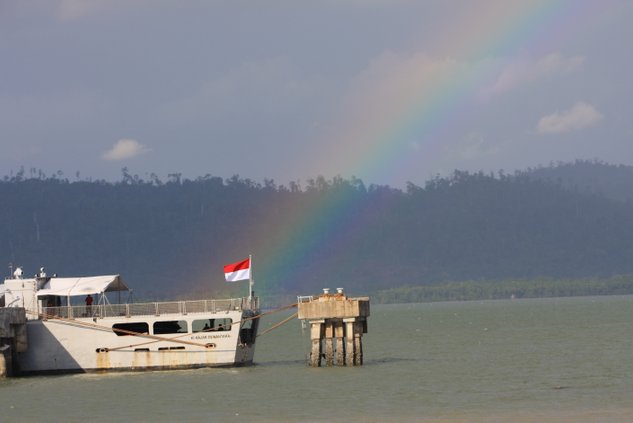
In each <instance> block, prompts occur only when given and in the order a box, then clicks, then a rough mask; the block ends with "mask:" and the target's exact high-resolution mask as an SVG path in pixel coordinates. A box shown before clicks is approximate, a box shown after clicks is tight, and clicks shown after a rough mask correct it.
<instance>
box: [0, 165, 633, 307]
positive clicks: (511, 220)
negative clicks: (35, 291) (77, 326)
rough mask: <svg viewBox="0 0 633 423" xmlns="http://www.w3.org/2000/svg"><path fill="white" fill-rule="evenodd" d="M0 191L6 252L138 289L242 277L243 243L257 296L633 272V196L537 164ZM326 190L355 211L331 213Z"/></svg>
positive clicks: (156, 293)
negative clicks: (425, 173)
mask: <svg viewBox="0 0 633 423" xmlns="http://www.w3.org/2000/svg"><path fill="white" fill-rule="evenodd" d="M0 198H2V201H1V202H0V258H1V260H4V263H6V264H7V265H8V264H9V263H13V264H14V265H22V266H24V267H25V270H26V271H27V272H28V273H35V272H36V271H37V268H39V267H40V266H46V268H47V270H48V271H49V272H50V273H52V272H56V273H58V274H60V275H91V274H106V273H107V274H110V273H119V274H121V275H123V277H124V279H125V280H127V281H128V282H129V283H130V284H131V285H133V286H134V288H135V289H136V292H137V293H139V295H140V296H142V297H152V298H164V297H167V296H172V295H174V294H175V295H187V294H191V293H197V292H202V291H208V290H211V291H221V290H227V289H229V290H230V289H237V288H234V287H235V286H237V285H231V284H227V283H225V282H224V281H223V273H222V265H223V264H226V263H230V262H232V261H237V260H240V259H242V258H244V257H245V256H246V255H248V254H253V256H254V257H255V263H254V264H255V272H256V280H257V289H258V293H260V294H261V293H268V294H270V293H286V294H310V293H315V292H318V291H319V290H320V288H322V287H325V286H329V287H338V286H343V287H346V288H347V289H348V290H352V291H353V292H354V293H358V294H361V293H371V292H374V291H376V290H379V289H385V288H392V287H397V286H415V285H429V284H435V283H438V282H443V281H465V280H484V279H485V280H500V279H507V278H523V279H526V278H539V277H552V278H582V277H596V276H611V275H617V274H627V273H633V260H632V258H633V218H632V217H631V216H633V204H632V203H631V202H630V201H618V200H613V199H609V198H606V197H605V196H603V195H600V194H597V193H593V192H591V191H588V190H583V189H575V190H574V189H567V188H566V187H565V186H563V185H562V184H561V183H560V182H552V181H548V180H544V179H538V178H533V177H531V176H530V175H529V174H526V173H517V174H515V175H512V176H508V175H498V176H492V175H486V174H483V173H474V174H472V173H468V172H455V173H454V174H453V175H452V176H450V177H447V178H440V177H437V178H435V179H432V180H430V181H428V182H427V183H426V184H425V185H424V186H417V185H413V184H410V185H409V186H408V187H407V188H406V189H405V190H398V189H393V188H389V187H385V186H369V187H367V186H365V185H364V184H363V183H362V181H360V180H357V179H353V180H343V179H340V178H335V179H333V180H325V179H323V178H317V179H316V180H310V181H308V183H307V184H306V185H305V186H299V184H295V183H293V184H291V185H290V187H285V186H277V185H275V184H274V183H273V182H272V181H265V183H264V184H259V183H255V182H253V181H250V180H244V179H240V178H239V177H237V176H235V177H233V178H230V179H226V180H223V179H221V178H217V177H208V176H207V177H204V178H199V179H197V180H194V181H190V180H180V178H179V177H172V178H170V180H169V181H168V182H165V183H163V182H161V181H160V180H158V179H157V178H152V180H151V181H143V180H141V179H140V178H137V177H131V176H130V175H129V174H127V173H124V177H123V179H122V181H120V182H118V183H105V182H88V181H77V182H70V181H68V180H64V179H60V178H59V177H54V178H46V177H42V176H41V175H40V176H39V177H31V178H24V175H23V174H22V175H21V174H18V175H16V176H13V177H6V178H5V179H4V181H2V182H0ZM343 200H344V201H343ZM324 204H325V205H327V204H343V205H344V208H345V209H344V210H339V213H338V214H332V215H328V216H327V217H328V218H327V219H326V218H325V217H326V216H325V211H326V210H331V208H330V209H328V208H327V207H324V206H323V205H324ZM339 207H343V206H339ZM319 210H322V211H323V213H321V214H319V213H315V211H319ZM311 221H317V222H318V225H311V224H310V223H311ZM301 222H303V224H300V223H301ZM7 267H8V266H7ZM7 274H8V268H7ZM240 289H241V290H242V291H243V290H244V289H243V288H240ZM242 291H240V292H242ZM262 291H263V292H262Z"/></svg>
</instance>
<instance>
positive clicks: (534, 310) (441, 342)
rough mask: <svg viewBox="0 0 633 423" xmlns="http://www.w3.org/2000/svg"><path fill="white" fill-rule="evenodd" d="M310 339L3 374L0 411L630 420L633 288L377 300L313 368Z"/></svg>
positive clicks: (216, 418)
mask: <svg viewBox="0 0 633 423" xmlns="http://www.w3.org/2000/svg"><path fill="white" fill-rule="evenodd" d="M287 316H288V314H287V313H281V314H278V315H272V316H269V317H266V318H265V319H264V320H263V321H262V326H261V328H262V330H265V329H266V328H267V327H271V326H272V325H274V324H275V323H277V322H279V321H281V320H283V319H284V318H285V317H287ZM308 336H309V335H308V331H305V332H304V331H303V330H302V328H301V324H300V322H299V321H298V320H293V321H291V322H290V323H288V324H286V325H284V326H281V327H280V328H278V329H275V330H273V331H271V332H270V333H268V334H266V335H264V336H262V337H260V338H258V340H257V350H256V353H255V359H256V365H254V366H251V367H246V368H234V369H201V370H185V371H163V372H139V373H116V374H106V375H95V374H85V375H68V376H47V377H27V378H13V379H5V380H0V410H1V411H0V413H1V415H0V421H3V422H38V421H59V422H62V421H63V422H88V421H90V422H110V421H134V422H166V421H192V422H202V421H210V422H249V421H250V422H253V421H254V422H279V421H281V422H401V421H405V422H460V423H464V422H597V421H599V422H630V421H633V296H618V297H584V298H556V299H534V300H501V301H470V302H450V303H425V304H401V305H372V309H371V316H370V317H369V320H368V333H367V334H365V335H364V336H363V347H364V360H365V362H364V365H363V366H360V367H351V368H347V367H329V368H328V367H321V368H311V367H308V366H307V364H306V362H307V360H306V354H307V352H308V344H309V339H308Z"/></svg>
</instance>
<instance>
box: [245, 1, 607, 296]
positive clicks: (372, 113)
mask: <svg viewBox="0 0 633 423" xmlns="http://www.w3.org/2000/svg"><path fill="white" fill-rule="evenodd" d="M597 3H598V2H593V3H592V4H593V5H596V4H597ZM464 5H465V7H463V9H461V10H460V11H458V14H459V16H458V18H457V19H456V20H455V21H454V22H456V23H455V24H454V25H453V26H451V27H447V28H445V29H444V32H440V33H437V34H436V35H435V38H436V39H437V40H439V45H438V46H437V48H436V50H437V51H446V52H451V54H452V55H453V57H458V58H460V60H461V61H462V63H463V62H464V61H466V62H469V63H478V65H477V66H460V64H459V63H458V61H457V60H455V59H451V58H446V59H443V60H439V61H437V60H433V59H431V58H429V57H428V56H425V55H418V56H415V55H412V56H411V57H410V62H411V64H412V66H411V67H410V68H409V69H407V70H405V71H402V70H398V69H390V68H389V60H390V59H393V57H390V56H389V55H386V56H385V57H383V58H381V59H382V62H380V60H379V61H378V63H376V64H375V65H376V66H375V67H376V68H377V69H378V70H377V72H382V74H381V76H382V81H384V84H385V85H384V86H378V87H376V86H372V89H371V93H372V94H374V95H377V96H380V97H377V98H365V97H363V95H364V94H365V92H364V91H363V89H362V88H363V86H362V84H360V86H359V87H358V92H357V94H358V98H360V102H359V101H358V98H357V99H356V100H357V101H350V102H349V105H348V107H349V109H348V110H345V111H344V112H343V113H341V114H342V115H344V116H346V120H347V121H346V128H347V129H343V130H341V131H340V133H338V135H335V136H332V137H331V138H330V139H327V140H324V141H323V143H322V144H323V146H324V148H323V150H322V151H321V153H320V155H319V156H317V157H316V158H313V162H314V163H313V167H312V168H311V169H312V170H314V173H313V174H341V172H340V170H341V169H345V170H346V172H345V173H346V175H345V177H348V176H350V175H354V176H357V177H361V178H363V180H367V179H371V180H376V181H381V180H382V181H385V180H388V179H392V180H393V179H394V177H398V176H399V175H398V173H399V169H403V168H406V167H408V166H412V165H415V157H414V155H412V154H408V153H407V151H411V147H412V146H413V147H415V148H417V149H418V152H419V153H421V152H423V153H424V154H425V155H426V156H427V157H438V156H439V155H440V154H442V139H443V135H444V134H445V133H446V131H447V130H448V128H450V126H451V123H452V122H454V121H455V120H456V119H457V118H459V117H462V116H461V115H463V114H465V113H468V110H469V108H471V107H473V105H476V104H477V102H479V101H481V92H482V87H486V86H491V84H492V83H493V82H494V81H495V80H496V79H497V77H498V73H499V68H498V65H496V64H495V61H494V60H492V59H494V58H497V57H514V56H516V55H517V53H521V52H525V51H531V50H535V51H538V52H539V54H540V52H544V53H543V54H547V53H551V51H549V49H548V45H549V44H548V43H551V42H552V41H553V40H554V41H556V42H561V41H564V40H565V37H571V36H573V33H572V32H571V30H570V28H571V27H572V25H571V24H572V23H577V22H578V20H579V19H582V18H586V17H589V16H591V15H592V14H593V13H595V12H596V11H595V10H591V9H592V7H591V4H590V2H588V1H583V0H562V1H556V0H531V1H499V2H497V3H496V4H495V7H494V8H488V9H485V10H483V9H481V7H482V5H481V3H479V2H466V3H464ZM594 9H595V7H594ZM488 59H490V60H488ZM390 70H393V72H394V73H393V74H390V73H389V71H390ZM417 72H422V73H423V75H422V77H420V75H419V74H416V73H417ZM361 79H362V78H361ZM402 81H404V82H408V81H413V82H412V83H411V84H403V83H402ZM431 81H432V83H431ZM361 103H362V104H378V105H380V106H381V107H376V108H374V109H372V108H369V109H363V111H362V113H356V114H355V111H354V110H353V108H354V107H355V106H356V105H358V104H361ZM350 116H351V118H350ZM337 158H338V159H337ZM301 165H302V166H304V167H305V165H306V164H305V163H302V164H301ZM326 170H329V172H326ZM304 172H305V168H304ZM368 206H369V205H367V204H365V205H362V204H358V203H356V202H355V201H354V200H353V199H351V198H349V197H346V196H345V195H336V196H333V197H331V198H329V200H328V201H323V202H321V203H320V204H318V205H317V206H316V207H313V208H312V209H311V210H310V211H308V212H306V213H305V214H304V215H303V216H302V218H301V219H300V220H298V221H296V222H292V226H293V227H292V229H291V230H290V231H289V233H290V235H287V234H286V235H285V236H283V237H279V238H278V239H274V240H269V241H268V243H267V249H268V248H271V249H272V251H273V252H274V253H273V254H271V255H270V257H267V262H266V263H260V264H259V266H260V267H263V268H264V270H263V271H262V273H266V274H268V275H270V274H274V275H275V280H276V282H277V283H282V284H283V285H285V286H289V285H292V282H290V281H291V278H302V277H305V275H301V276H296V275H295V274H294V273H293V272H294V269H297V268H302V267H304V268H305V267H306V266H307V264H308V263H310V261H311V260H313V258H314V257H315V256H317V255H321V256H323V255H324V254H330V255H335V253H336V251H337V248H345V245H346V244H347V243H348V242H349V240H350V239H352V238H353V234H354V233H356V232H357V231H361V230H362V228H363V224H364V222H365V220H364V216H365V214H366V210H365V208H366V207H368ZM256 263H257V261H256ZM256 266H257V265H256ZM255 272H257V270H255ZM334 278H335V275H334ZM332 282H335V279H334V281H332ZM271 283H274V282H271ZM261 285H262V284H260V289H262V288H263V289H264V291H265V290H266V282H263V285H264V286H263V287H262V286H261Z"/></svg>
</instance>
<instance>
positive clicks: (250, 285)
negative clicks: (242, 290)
mask: <svg viewBox="0 0 633 423" xmlns="http://www.w3.org/2000/svg"><path fill="white" fill-rule="evenodd" d="M248 267H249V268H250V272H249V277H248V306H249V307H250V308H253V285H255V280H254V279H253V255H252V254H249V255H248Z"/></svg>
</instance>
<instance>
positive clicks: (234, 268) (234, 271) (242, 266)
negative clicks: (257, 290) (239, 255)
mask: <svg viewBox="0 0 633 423" xmlns="http://www.w3.org/2000/svg"><path fill="white" fill-rule="evenodd" d="M224 277H225V278H226V281H227V282H236V281H243V280H244V279H250V278H251V259H250V257H249V258H247V259H246V260H242V261H240V262H238V263H233V264H227V265H225V266H224Z"/></svg>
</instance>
